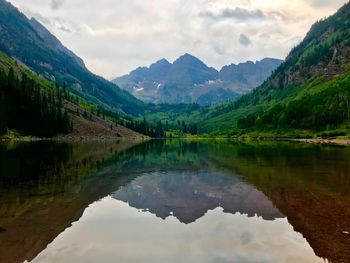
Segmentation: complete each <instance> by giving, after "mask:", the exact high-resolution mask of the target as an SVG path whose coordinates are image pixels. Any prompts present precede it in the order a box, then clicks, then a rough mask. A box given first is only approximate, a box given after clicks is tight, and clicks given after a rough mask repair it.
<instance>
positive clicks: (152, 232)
mask: <svg viewBox="0 0 350 263" xmlns="http://www.w3.org/2000/svg"><path fill="white" fill-rule="evenodd" d="M0 168H1V169H0V262H6V263H12V262H13V263H18V262H24V261H28V262H30V261H33V262H76V263H79V262H96V261H99V262H115V261H118V262H139V261H140V260H141V261H143V262H175V261H179V260H181V261H183V262H232V261H233V262H324V259H323V258H327V259H328V260H329V261H330V262H350V255H349V253H348V251H349V250H348V249H349V247H350V238H349V237H348V236H347V235H345V234H343V232H344V231H349V229H350V193H349V191H348V189H349V186H350V149H349V148H339V147H329V146H319V145H305V144H297V143H282V142H281V143H267V142H264V143H236V142H230V141H214V142H209V141H200V142H187V141H181V140H172V141H171V140H169V141H161V140H159V141H150V142H146V143H143V144H139V145H133V144H132V143H128V142H125V141H124V142H123V141H122V142H115V143H114V142H113V143H111V142H91V143H73V144H69V143H54V142H36V143H7V144H0Z"/></svg>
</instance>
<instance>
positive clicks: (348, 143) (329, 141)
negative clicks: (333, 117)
mask: <svg viewBox="0 0 350 263" xmlns="http://www.w3.org/2000/svg"><path fill="white" fill-rule="evenodd" d="M292 141H297V142H305V143H314V144H321V145H339V146H350V139H322V138H314V139H292Z"/></svg>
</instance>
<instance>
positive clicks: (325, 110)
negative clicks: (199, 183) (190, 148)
mask: <svg viewBox="0 0 350 263" xmlns="http://www.w3.org/2000/svg"><path fill="white" fill-rule="evenodd" d="M349 25H350V3H348V4H346V5H345V6H343V7H342V8H341V9H340V10H339V11H338V12H337V13H336V14H335V15H333V16H331V17H329V18H327V19H325V20H322V21H319V22H317V23H316V24H314V25H313V26H312V28H311V30H310V32H309V33H308V34H307V36H306V37H305V39H304V40H303V41H302V42H301V43H300V44H299V45H298V46H297V47H295V48H294V49H293V50H292V51H291V52H290V54H289V56H288V57H287V59H286V61H285V62H284V63H283V64H282V65H281V66H280V67H279V68H278V69H277V70H276V71H275V72H274V73H273V74H272V76H271V77H270V78H269V79H268V80H267V81H266V82H265V83H264V84H263V85H262V86H260V87H258V88H257V89H256V90H255V91H254V92H252V93H250V94H248V95H246V96H243V97H241V98H239V99H237V100H235V101H234V102H231V103H228V104H225V105H221V106H217V107H214V108H211V109H209V110H208V112H207V114H206V117H205V119H206V120H205V121H204V122H203V123H202V125H201V130H202V131H204V132H207V131H209V132H216V133H223V134H232V135H234V134H241V133H242V131H243V132H251V131H259V130H260V131H273V132H277V133H278V132H279V131H280V132H281V133H283V132H284V131H287V130H288V131H291V130H294V129H296V130H308V131H313V132H320V131H327V130H328V131H332V130H339V134H343V133H347V132H348V131H349V126H350V124H349V121H350V104H349V102H350V26H349Z"/></svg>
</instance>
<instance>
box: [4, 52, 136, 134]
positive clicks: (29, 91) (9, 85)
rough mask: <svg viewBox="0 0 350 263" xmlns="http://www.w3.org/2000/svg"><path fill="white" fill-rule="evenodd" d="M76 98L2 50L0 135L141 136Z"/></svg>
mask: <svg viewBox="0 0 350 263" xmlns="http://www.w3.org/2000/svg"><path fill="white" fill-rule="evenodd" d="M73 101H74V103H73ZM75 101H76V100H75V99H73V96H72V94H69V93H68V92H67V91H66V90H64V89H61V88H59V87H57V86H56V85H55V84H54V83H52V82H50V81H47V80H45V79H43V78H41V77H39V76H38V75H37V74H35V73H33V72H32V71H31V70H28V69H27V68H25V67H23V66H21V65H19V64H18V63H17V62H16V61H14V60H13V59H11V58H9V57H8V56H6V55H5V54H3V53H2V52H0V136H1V135H5V138H6V137H7V135H6V133H8V132H10V134H12V133H13V132H12V130H14V131H15V134H16V133H18V132H19V133H20V134H21V135H28V136H37V137H46V138H47V137H54V136H59V137H60V138H62V137H64V138H65V139H71V138H73V139H77V138H78V139H82V138H93V139H97V138H99V139H103V138H113V139H115V138H118V137H124V138H128V139H133V140H138V139H141V138H142V135H141V134H139V133H137V132H134V131H132V130H130V129H127V128H125V127H123V126H121V125H117V126H116V125H115V124H114V123H112V122H110V121H108V119H103V118H100V117H97V116H96V115H94V114H92V113H91V112H88V111H87V110H86V108H82V107H81V105H79V104H76V102H75ZM84 105H86V103H84ZM90 106H91V105H90ZM16 136H17V135H16ZM0 139H1V138H0Z"/></svg>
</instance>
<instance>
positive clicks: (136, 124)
mask: <svg viewBox="0 0 350 263" xmlns="http://www.w3.org/2000/svg"><path fill="white" fill-rule="evenodd" d="M125 126H126V127H127V128H129V129H131V130H134V131H136V132H139V133H142V134H145V135H147V136H150V137H152V138H164V137H166V133H165V130H164V127H163V124H162V122H161V121H158V122H157V124H156V125H154V124H150V123H148V122H147V121H146V118H144V119H143V121H133V120H131V121H127V122H126V123H125Z"/></svg>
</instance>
